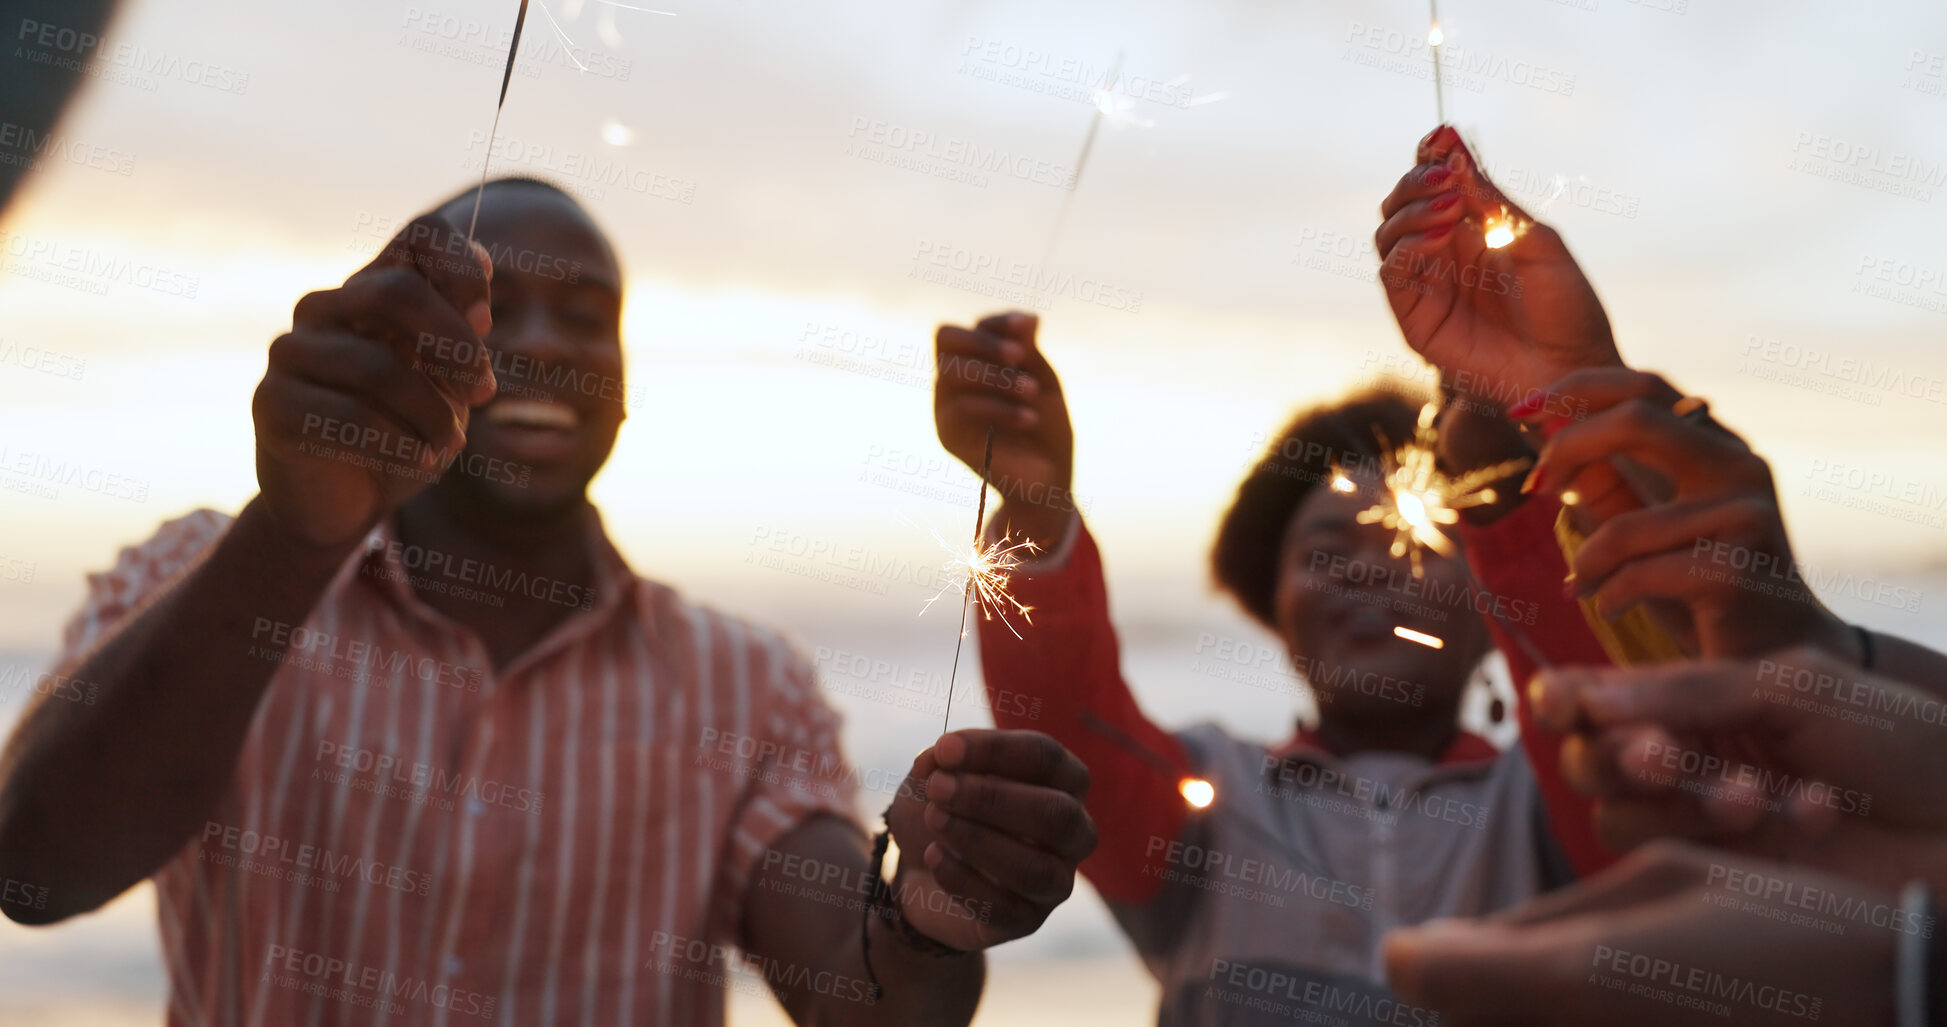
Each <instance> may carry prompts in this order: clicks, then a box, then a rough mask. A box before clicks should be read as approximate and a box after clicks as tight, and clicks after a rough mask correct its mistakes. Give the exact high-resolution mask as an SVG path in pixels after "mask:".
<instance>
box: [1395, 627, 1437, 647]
mask: <svg viewBox="0 0 1947 1027" xmlns="http://www.w3.org/2000/svg"><path fill="white" fill-rule="evenodd" d="M1393 634H1395V635H1397V636H1399V637H1400V638H1403V639H1405V640H1407V641H1408V642H1418V643H1420V644H1421V645H1423V646H1426V647H1427V648H1428V649H1445V648H1446V647H1447V643H1446V642H1444V641H1442V640H1441V639H1440V636H1438V635H1429V634H1427V633H1426V632H1424V631H1414V630H1413V629H1412V628H1409V627H1404V626H1401V627H1397V628H1394V629H1393Z"/></svg>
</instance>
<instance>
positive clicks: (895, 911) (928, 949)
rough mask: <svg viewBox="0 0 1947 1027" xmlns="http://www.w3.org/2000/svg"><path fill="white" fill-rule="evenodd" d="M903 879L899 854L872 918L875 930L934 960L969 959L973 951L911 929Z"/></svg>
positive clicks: (903, 863)
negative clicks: (880, 905)
mask: <svg viewBox="0 0 1947 1027" xmlns="http://www.w3.org/2000/svg"><path fill="white" fill-rule="evenodd" d="M905 876H906V857H905V855H904V853H903V851H902V853H901V855H900V858H899V868H898V869H897V870H895V871H893V874H892V880H891V881H890V882H888V883H887V885H886V888H887V891H886V893H885V895H886V901H885V903H884V904H883V905H882V907H881V909H880V914H879V915H878V916H876V917H873V919H874V920H878V921H879V922H880V923H879V927H880V929H881V930H882V931H883V933H884V934H885V935H888V936H890V937H891V938H893V939H894V940H895V943H896V944H898V945H899V946H900V947H902V948H905V949H907V950H908V951H910V952H914V953H916V954H918V955H922V956H927V957H930V958H934V959H950V958H952V957H955V956H970V955H973V954H974V953H975V952H977V951H978V950H977V949H963V948H960V947H959V946H957V945H949V944H947V943H946V942H943V941H941V940H939V939H938V938H935V937H933V936H932V935H930V934H927V933H926V932H925V931H922V930H920V929H919V928H918V927H915V926H913V920H912V917H910V916H908V915H907V914H906V900H907V898H908V897H909V896H910V895H911V894H912V891H911V890H909V889H907V888H906V887H905V886H904V885H903V883H902V882H903V881H904V879H905Z"/></svg>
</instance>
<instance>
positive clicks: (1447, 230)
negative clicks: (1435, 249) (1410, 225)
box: [1420, 225, 1453, 242]
mask: <svg viewBox="0 0 1947 1027" xmlns="http://www.w3.org/2000/svg"><path fill="white" fill-rule="evenodd" d="M1452 232H1453V226H1452V225H1441V226H1440V227H1439V228H1436V229H1434V230H1433V231H1431V232H1422V233H1420V238H1422V239H1425V240H1426V241H1427V242H1439V241H1440V240H1442V239H1445V238H1446V237H1447V236H1448V235H1449V234H1451V233H1452Z"/></svg>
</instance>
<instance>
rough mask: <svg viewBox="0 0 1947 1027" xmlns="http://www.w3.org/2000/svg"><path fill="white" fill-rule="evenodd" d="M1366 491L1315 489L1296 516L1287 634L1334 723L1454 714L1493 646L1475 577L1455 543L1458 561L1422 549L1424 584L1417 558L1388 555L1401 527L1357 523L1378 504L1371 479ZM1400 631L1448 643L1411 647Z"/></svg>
mask: <svg viewBox="0 0 1947 1027" xmlns="http://www.w3.org/2000/svg"><path fill="white" fill-rule="evenodd" d="M1362 484H1363V485H1364V486H1365V487H1362V488H1361V490H1360V491H1358V492H1356V493H1341V492H1334V491H1333V490H1332V489H1330V488H1327V487H1320V488H1315V489H1313V490H1312V491H1311V493H1310V494H1309V495H1307V496H1306V497H1305V501H1304V502H1303V503H1301V504H1300V505H1299V507H1298V510H1297V512H1295V513H1294V514H1293V515H1292V518H1291V523H1290V525H1289V527H1287V529H1286V531H1285V538H1284V545H1283V548H1282V550H1281V552H1280V554H1279V569H1278V586H1277V595H1276V614H1277V628H1278V635H1279V637H1281V638H1283V639H1284V643H1285V647H1286V648H1287V649H1289V650H1290V651H1291V657H1292V662H1293V664H1294V666H1296V667H1297V669H1298V670H1299V671H1300V672H1301V673H1303V674H1304V675H1305V677H1306V679H1307V680H1309V681H1310V682H1311V684H1312V689H1313V692H1314V693H1315V694H1316V695H1317V698H1318V704H1319V712H1320V715H1321V716H1323V717H1337V718H1345V719H1347V720H1368V719H1372V718H1388V717H1395V716H1405V717H1414V716H1421V715H1432V714H1439V715H1443V716H1448V717H1451V716H1453V715H1454V713H1453V711H1454V710H1456V709H1457V708H1458V704H1459V702H1460V698H1461V694H1462V692H1463V691H1464V690H1465V688H1466V687H1467V681H1468V678H1469V677H1470V676H1471V675H1472V673H1473V669H1474V667H1475V665H1476V664H1478V663H1479V662H1480V659H1481V657H1482V656H1483V655H1485V653H1486V651H1487V646H1488V643H1489V638H1488V634H1487V627H1486V625H1485V624H1484V623H1483V622H1482V620H1481V617H1480V615H1479V614H1477V613H1476V612H1475V609H1476V607H1475V605H1474V598H1475V596H1474V588H1473V577H1472V575H1470V574H1469V573H1468V572H1467V570H1466V564H1465V563H1464V558H1463V556H1462V555H1461V554H1460V552H1459V551H1458V550H1459V543H1458V542H1455V553H1454V555H1453V556H1451V557H1445V556H1441V555H1440V554H1438V553H1434V552H1432V551H1425V552H1423V553H1422V554H1421V565H1422V567H1423V568H1424V569H1425V575H1424V576H1423V577H1420V578H1415V577H1414V576H1413V567H1412V561H1411V558H1410V557H1409V556H1407V555H1401V556H1398V557H1395V556H1392V555H1391V553H1390V552H1389V550H1390V548H1391V546H1392V543H1393V532H1392V531H1391V529H1388V528H1384V527H1381V526H1380V525H1377V524H1360V523H1358V521H1357V517H1358V514H1359V513H1360V512H1361V511H1363V510H1365V509H1368V508H1369V507H1371V505H1372V498H1371V496H1372V493H1371V491H1370V489H1371V487H1372V483H1371V482H1369V481H1368V482H1365V483H1362ZM1448 537H1449V538H1452V537H1453V536H1452V534H1451V533H1449V535H1448ZM1396 627H1405V628H1410V629H1412V630H1414V631H1418V632H1423V633H1425V634H1428V635H1432V636H1434V637H1436V638H1438V639H1440V640H1441V641H1442V642H1443V643H1444V645H1443V646H1442V647H1441V648H1439V649H1434V648H1430V647H1428V646H1425V645H1422V644H1420V643H1418V642H1413V641H1409V640H1407V639H1404V638H1401V637H1399V636H1398V635H1396V634H1394V631H1393V629H1394V628H1396ZM1442 711H1445V712H1444V713H1442Z"/></svg>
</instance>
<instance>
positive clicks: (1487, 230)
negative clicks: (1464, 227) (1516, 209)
mask: <svg viewBox="0 0 1947 1027" xmlns="http://www.w3.org/2000/svg"><path fill="white" fill-rule="evenodd" d="M1481 232H1482V241H1483V242H1485V243H1487V248H1488V249H1490V250H1498V249H1500V248H1501V247H1503V246H1506V245H1507V244H1509V243H1511V242H1513V241H1515V240H1516V239H1519V238H1521V237H1522V236H1524V235H1526V234H1528V222H1527V220H1526V219H1524V218H1521V217H1519V216H1517V215H1515V214H1513V213H1512V212H1510V211H1509V210H1508V208H1507V205H1506V204H1503V205H1502V206H1501V212H1500V213H1498V214H1490V215H1488V218H1487V222H1486V224H1483V225H1482V226H1481Z"/></svg>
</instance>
